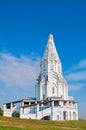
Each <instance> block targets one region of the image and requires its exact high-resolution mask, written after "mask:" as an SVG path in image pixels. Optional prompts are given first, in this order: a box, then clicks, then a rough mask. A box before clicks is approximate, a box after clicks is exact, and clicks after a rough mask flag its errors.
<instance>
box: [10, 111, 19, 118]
mask: <svg viewBox="0 0 86 130" xmlns="http://www.w3.org/2000/svg"><path fill="white" fill-rule="evenodd" d="M12 117H16V118H19V117H20V113H19V112H18V111H14V112H13V114H12Z"/></svg>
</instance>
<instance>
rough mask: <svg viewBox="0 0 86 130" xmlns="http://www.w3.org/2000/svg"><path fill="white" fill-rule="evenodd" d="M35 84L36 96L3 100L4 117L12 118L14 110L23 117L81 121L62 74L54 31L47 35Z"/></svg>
mask: <svg viewBox="0 0 86 130" xmlns="http://www.w3.org/2000/svg"><path fill="white" fill-rule="evenodd" d="M35 87H36V98H27V99H22V100H19V101H14V102H9V103H4V104H3V111H4V116H8V117H12V114H13V112H14V111H19V113H20V118H27V119H38V120H41V119H46V120H78V108H77V102H76V101H75V100H74V98H73V97H71V96H68V84H67V82H66V80H65V79H64V77H63V75H62V65H61V61H60V59H59V56H58V53H57V51H56V48H55V44H54V39H53V35H52V34H50V35H49V36H48V43H47V46H46V49H45V53H44V56H43V58H42V60H41V63H40V74H39V76H38V78H37V80H36V85H35Z"/></svg>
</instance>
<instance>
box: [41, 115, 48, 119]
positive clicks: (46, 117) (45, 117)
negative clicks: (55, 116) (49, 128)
mask: <svg viewBox="0 0 86 130" xmlns="http://www.w3.org/2000/svg"><path fill="white" fill-rule="evenodd" d="M41 120H50V115H48V116H44V117H43V118H42V119H41Z"/></svg>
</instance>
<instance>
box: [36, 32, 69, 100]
mask: <svg viewBox="0 0 86 130" xmlns="http://www.w3.org/2000/svg"><path fill="white" fill-rule="evenodd" d="M48 97H58V98H62V99H63V100H67V99H68V85H67V83H66V81H65V79H64V77H63V75H62V66H61V62H60V59H59V56H58V53H57V51H56V47H55V44H54V39H53V35H52V34H49V36H48V43H47V46H46V49H45V53H44V56H43V58H42V61H41V63H40V74H39V76H38V79H37V80H36V99H37V100H45V99H47V98H48Z"/></svg>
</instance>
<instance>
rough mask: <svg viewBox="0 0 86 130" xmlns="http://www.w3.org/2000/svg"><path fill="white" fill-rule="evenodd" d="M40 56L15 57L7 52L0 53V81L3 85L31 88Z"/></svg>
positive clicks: (37, 71)
mask: <svg viewBox="0 0 86 130" xmlns="http://www.w3.org/2000/svg"><path fill="white" fill-rule="evenodd" d="M39 63H40V58H39V57H37V58H35V60H32V59H31V58H29V57H26V56H23V55H22V56H20V57H15V56H13V55H12V54H9V53H0V82H2V83H3V84H4V85H5V87H13V86H15V87H16V86H17V87H22V88H23V89H25V88H27V87H28V89H29V88H31V87H32V86H34V85H35V80H36V78H37V76H38V74H39Z"/></svg>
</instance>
